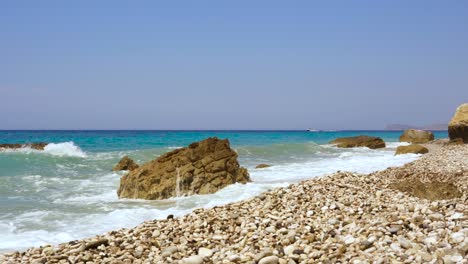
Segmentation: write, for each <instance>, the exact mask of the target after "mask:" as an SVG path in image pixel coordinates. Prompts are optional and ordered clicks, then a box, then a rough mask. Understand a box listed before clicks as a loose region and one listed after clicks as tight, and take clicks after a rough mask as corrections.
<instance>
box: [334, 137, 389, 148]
mask: <svg viewBox="0 0 468 264" xmlns="http://www.w3.org/2000/svg"><path fill="white" fill-rule="evenodd" d="M330 144H336V146H337V147H339V148H354V147H368V148H371V149H378V148H385V142H384V141H383V140H382V139H381V138H379V137H369V136H357V137H343V138H337V139H335V140H333V141H330Z"/></svg>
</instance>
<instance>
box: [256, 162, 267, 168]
mask: <svg viewBox="0 0 468 264" xmlns="http://www.w3.org/2000/svg"><path fill="white" fill-rule="evenodd" d="M268 167H271V165H270V164H263V163H262V164H258V165H257V166H255V168H256V169H263V168H268Z"/></svg>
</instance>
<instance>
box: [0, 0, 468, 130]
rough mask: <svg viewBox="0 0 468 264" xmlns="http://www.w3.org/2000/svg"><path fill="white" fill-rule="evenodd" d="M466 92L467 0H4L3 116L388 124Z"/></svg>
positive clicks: (103, 121) (430, 116)
mask: <svg viewBox="0 0 468 264" xmlns="http://www.w3.org/2000/svg"><path fill="white" fill-rule="evenodd" d="M464 102H468V2H467V1H274V0H273V1H272V0H269V1H251V0H249V1H243V0H238V1H203V0H201V1H117V0H112V1H110V0H109V1H105V0H103V1H85V0H83V1H47V0H44V1H22V0H18V1H1V2H0V129H307V128H314V129H383V128H384V127H385V126H386V125H387V124H392V123H400V124H411V125H428V124H433V123H448V121H449V120H450V118H451V117H452V115H453V113H454V111H455V109H456V107H457V106H458V105H460V104H461V103H464Z"/></svg>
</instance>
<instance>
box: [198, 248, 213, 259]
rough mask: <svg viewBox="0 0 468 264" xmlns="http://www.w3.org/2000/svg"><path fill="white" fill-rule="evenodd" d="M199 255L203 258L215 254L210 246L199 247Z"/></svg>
mask: <svg viewBox="0 0 468 264" xmlns="http://www.w3.org/2000/svg"><path fill="white" fill-rule="evenodd" d="M198 255H199V256H200V257H202V258H204V257H211V256H213V251H212V250H211V249H209V248H203V247H202V248H199V249H198Z"/></svg>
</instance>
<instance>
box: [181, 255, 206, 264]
mask: <svg viewBox="0 0 468 264" xmlns="http://www.w3.org/2000/svg"><path fill="white" fill-rule="evenodd" d="M182 263H183V264H203V258H202V257H201V256H198V255H194V256H190V257H188V258H184V259H182Z"/></svg>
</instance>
